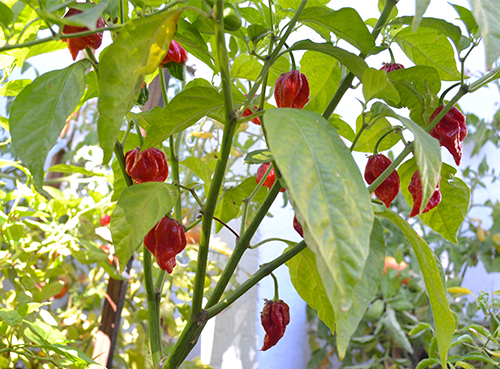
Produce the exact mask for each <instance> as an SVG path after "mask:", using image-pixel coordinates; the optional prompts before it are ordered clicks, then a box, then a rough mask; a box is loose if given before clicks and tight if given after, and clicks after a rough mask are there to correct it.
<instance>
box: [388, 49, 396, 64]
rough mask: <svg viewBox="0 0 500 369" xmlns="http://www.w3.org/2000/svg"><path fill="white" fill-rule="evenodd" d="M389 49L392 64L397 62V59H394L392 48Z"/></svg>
mask: <svg viewBox="0 0 500 369" xmlns="http://www.w3.org/2000/svg"><path fill="white" fill-rule="evenodd" d="M387 50H389V54H391V63H392V64H394V63H396V59H394V54H393V53H392V50H391V48H388V49H387Z"/></svg>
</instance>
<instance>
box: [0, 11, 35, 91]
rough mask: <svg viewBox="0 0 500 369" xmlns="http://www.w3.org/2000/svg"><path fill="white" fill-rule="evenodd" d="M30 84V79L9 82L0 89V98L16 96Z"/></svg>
mask: <svg viewBox="0 0 500 369" xmlns="http://www.w3.org/2000/svg"><path fill="white" fill-rule="evenodd" d="M0 4H1V3H0ZM30 83H31V80H30V79H16V80H14V81H9V82H7V83H6V84H4V85H3V86H2V87H1V88H0V96H17V95H18V94H19V92H21V91H22V90H23V89H24V88H25V87H26V86H28V85H29V84H30Z"/></svg>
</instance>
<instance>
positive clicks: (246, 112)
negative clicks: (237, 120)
mask: <svg viewBox="0 0 500 369" xmlns="http://www.w3.org/2000/svg"><path fill="white" fill-rule="evenodd" d="M254 108H255V111H257V109H258V108H257V107H256V106H254ZM252 114H253V111H251V110H250V108H247V109H246V110H245V111H244V112H243V114H241V116H242V117H248V116H249V115H252ZM251 122H252V123H255V124H257V125H259V126H260V118H259V117H257V118H253V119H252V120H251Z"/></svg>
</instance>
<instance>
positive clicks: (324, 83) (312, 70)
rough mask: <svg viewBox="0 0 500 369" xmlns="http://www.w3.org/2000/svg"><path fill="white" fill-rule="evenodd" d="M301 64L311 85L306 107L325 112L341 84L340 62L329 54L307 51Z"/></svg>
mask: <svg viewBox="0 0 500 369" xmlns="http://www.w3.org/2000/svg"><path fill="white" fill-rule="evenodd" d="M300 66H301V68H300V71H301V72H302V73H304V74H305V75H306V76H307V80H308V81H309V87H310V93H309V102H308V103H307V105H306V106H305V109H306V110H311V111H315V112H316V113H323V111H325V108H326V107H327V106H328V103H329V102H330V100H331V98H332V96H333V95H334V94H335V91H336V90H337V88H338V86H339V84H340V80H341V78H342V76H341V70H340V69H341V68H340V64H339V62H338V61H337V60H336V59H335V58H332V57H331V56H329V55H326V54H321V53H318V52H316V51H306V52H305V53H304V55H303V56H302V59H301V60H300Z"/></svg>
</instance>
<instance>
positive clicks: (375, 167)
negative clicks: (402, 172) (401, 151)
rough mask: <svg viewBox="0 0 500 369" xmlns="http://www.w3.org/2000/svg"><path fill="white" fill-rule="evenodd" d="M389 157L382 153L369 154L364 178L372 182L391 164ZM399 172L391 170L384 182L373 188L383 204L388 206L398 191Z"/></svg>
mask: <svg viewBox="0 0 500 369" xmlns="http://www.w3.org/2000/svg"><path fill="white" fill-rule="evenodd" d="M391 164H392V162H391V159H389V158H388V157H387V156H385V155H382V154H377V155H373V156H370V157H369V158H368V163H367V164H366V168H365V180H366V182H367V183H368V184H372V183H373V182H374V181H375V179H377V178H378V177H379V176H380V175H381V174H382V173H383V172H384V170H386V169H387V168H388V167H389V165H391ZM399 183H400V181H399V174H398V172H396V171H393V172H392V173H391V174H390V175H389V177H387V178H386V179H385V180H384V182H382V183H381V184H380V186H378V187H377V189H376V190H375V196H377V197H378V198H379V199H380V200H381V201H382V202H383V203H384V204H385V206H387V207H389V206H390V205H391V202H392V201H393V200H394V199H395V198H396V196H397V194H398V192H399Z"/></svg>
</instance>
